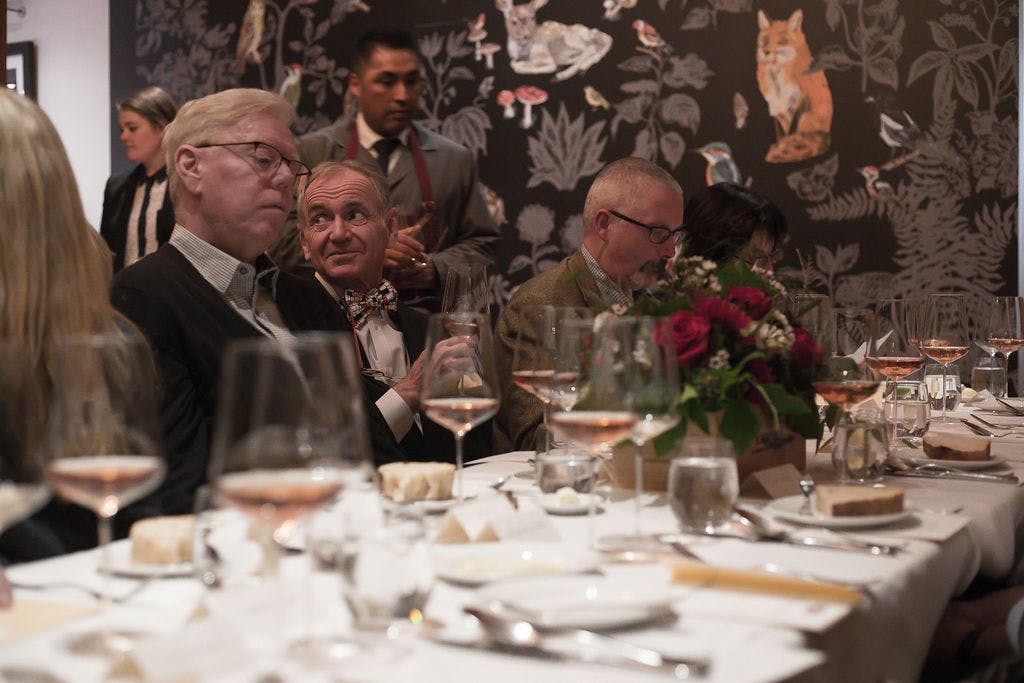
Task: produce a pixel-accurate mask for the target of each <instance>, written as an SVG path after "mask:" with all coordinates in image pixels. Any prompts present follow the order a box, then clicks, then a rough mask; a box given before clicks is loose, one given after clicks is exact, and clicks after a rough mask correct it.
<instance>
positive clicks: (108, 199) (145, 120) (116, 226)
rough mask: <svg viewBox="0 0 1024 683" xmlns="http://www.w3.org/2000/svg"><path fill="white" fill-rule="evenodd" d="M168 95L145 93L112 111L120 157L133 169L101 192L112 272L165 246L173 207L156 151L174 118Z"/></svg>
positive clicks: (160, 151) (113, 179) (149, 90)
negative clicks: (134, 164)
mask: <svg viewBox="0 0 1024 683" xmlns="http://www.w3.org/2000/svg"><path fill="white" fill-rule="evenodd" d="M177 112H178V108H177V106H176V105H175V104H174V100H172V99H171V97H170V95H168V94H167V93H165V92H164V91H163V90H161V89H160V88H156V87H153V88H146V89H145V90H140V91H139V92H137V93H135V94H134V95H132V96H131V97H129V98H128V99H126V100H125V101H124V102H121V103H120V104H119V105H118V106H117V123H118V127H119V128H120V129H121V144H122V145H124V151H125V156H127V157H128V160H129V161H133V162H135V163H136V164H137V166H136V167H135V168H134V169H132V170H131V171H129V172H127V173H118V174H115V175H112V176H111V177H110V179H109V180H107V188H106V190H104V192H103V218H102V219H101V221H100V234H102V235H103V238H104V239H105V240H106V241H107V244H108V245H109V246H110V250H111V251H112V252H113V253H114V271H115V272H117V271H118V270H121V268H124V267H125V266H129V265H131V264H132V263H134V262H135V261H138V260H139V259H140V258H142V257H143V256H145V255H146V254H150V253H152V252H154V251H156V249H157V247H159V246H160V245H161V244H163V243H164V242H166V241H167V239H168V238H169V237H170V236H171V230H172V229H173V228H174V207H173V206H172V205H171V196H170V193H169V192H167V173H166V171H165V170H164V164H165V161H164V154H163V149H162V147H161V143H162V142H163V137H164V127H165V126H167V124H168V123H170V122H171V121H172V120H173V119H174V116H175V114H177Z"/></svg>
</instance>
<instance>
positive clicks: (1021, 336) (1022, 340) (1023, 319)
mask: <svg viewBox="0 0 1024 683" xmlns="http://www.w3.org/2000/svg"><path fill="white" fill-rule="evenodd" d="M985 341H986V342H987V343H988V346H990V347H992V348H994V349H996V350H997V351H999V352H1000V353H1002V354H1003V368H1004V369H1005V370H1006V376H1007V377H1009V369H1010V354H1011V353H1014V352H1015V351H1019V350H1020V348H1021V347H1022V346H1024V297H1019V296H997V297H995V298H994V299H993V300H992V304H991V306H990V308H989V311H988V325H987V334H986V336H985Z"/></svg>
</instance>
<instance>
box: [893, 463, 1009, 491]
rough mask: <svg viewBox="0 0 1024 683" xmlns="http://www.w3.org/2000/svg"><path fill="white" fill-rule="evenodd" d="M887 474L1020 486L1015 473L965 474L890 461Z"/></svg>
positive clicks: (933, 466) (937, 466)
mask: <svg viewBox="0 0 1024 683" xmlns="http://www.w3.org/2000/svg"><path fill="white" fill-rule="evenodd" d="M885 473H886V475H888V476H890V477H917V478H920V479H956V480H958V481H982V482H989V483H993V484H1012V485H1013V486H1018V485H1019V484H1020V479H1018V478H1017V475H1016V474H1014V473H1013V472H1009V473H1007V474H992V473H990V472H965V471H963V470H956V469H952V468H945V469H942V466H941V465H928V466H919V467H910V466H907V465H906V463H900V464H897V463H896V462H894V461H892V460H889V461H887V462H886V465H885Z"/></svg>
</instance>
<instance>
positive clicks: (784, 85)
mask: <svg viewBox="0 0 1024 683" xmlns="http://www.w3.org/2000/svg"><path fill="white" fill-rule="evenodd" d="M803 19H804V13H803V10H799V9H798V10H796V11H795V12H793V14H791V15H790V17H789V19H786V20H784V21H781V20H774V21H773V20H770V19H769V18H768V15H766V14H765V13H764V11H763V10H758V12H757V24H758V26H759V27H760V29H761V31H760V33H758V36H757V85H758V87H759V88H760V90H761V95H763V96H764V99H765V102H767V103H768V113H769V114H771V116H772V118H773V119H775V134H776V136H777V140H776V141H775V142H774V143H773V144H772V145H771V146H770V147H769V148H768V153H767V154H765V157H764V159H765V161H767V162H769V163H775V164H781V163H786V162H790V161H802V160H803V159H810V158H811V157H816V156H818V155H820V154H824V153H825V152H826V151H828V147H829V143H830V142H831V137H830V132H831V128H832V91H831V90H829V87H828V80H827V79H826V78H825V73H824V72H823V71H816V72H814V73H807V70H808V69H809V68H810V66H811V61H812V60H811V49H810V47H808V45H807V38H806V36H804V32H803V29H802V28H801V24H802V22H803Z"/></svg>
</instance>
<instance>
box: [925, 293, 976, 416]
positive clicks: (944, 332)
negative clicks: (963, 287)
mask: <svg viewBox="0 0 1024 683" xmlns="http://www.w3.org/2000/svg"><path fill="white" fill-rule="evenodd" d="M924 320H925V323H924V327H923V331H922V334H921V346H920V349H921V353H923V354H924V355H925V356H927V357H928V358H931V359H932V360H933V361H935V362H936V363H938V364H939V365H941V366H942V384H941V385H940V386H941V387H942V388H941V389H940V391H941V392H942V397H943V401H942V416H941V418H940V419H939V421H940V422H947V421H948V420H947V419H946V400H945V392H946V374H947V372H948V368H949V364H950V363H952V362H953V361H956V360H959V359H960V358H963V357H964V356H965V355H967V350H968V348H970V339H969V337H968V333H967V329H968V327H967V306H966V301H965V300H964V295H963V294H931V295H929V296H928V299H927V303H926V313H925V318H924Z"/></svg>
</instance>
